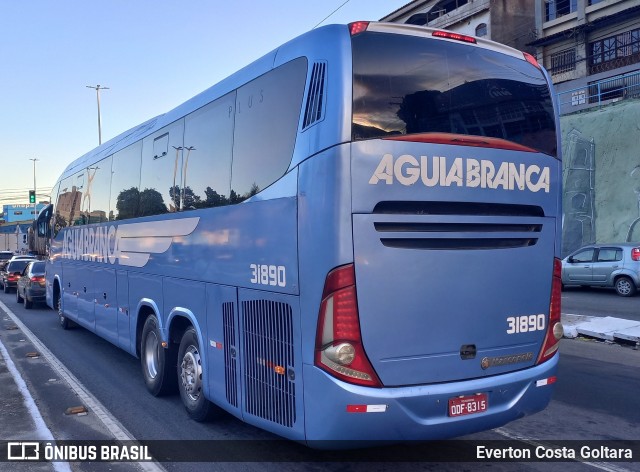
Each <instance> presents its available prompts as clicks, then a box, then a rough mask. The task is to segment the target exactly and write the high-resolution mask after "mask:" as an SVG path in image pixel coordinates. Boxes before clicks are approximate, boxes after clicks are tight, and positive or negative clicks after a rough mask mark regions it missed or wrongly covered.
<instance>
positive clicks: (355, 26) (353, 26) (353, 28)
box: [349, 21, 369, 36]
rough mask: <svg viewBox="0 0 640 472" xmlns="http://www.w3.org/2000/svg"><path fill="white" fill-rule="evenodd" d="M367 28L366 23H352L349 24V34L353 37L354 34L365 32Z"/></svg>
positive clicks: (367, 23)
mask: <svg viewBox="0 0 640 472" xmlns="http://www.w3.org/2000/svg"><path fill="white" fill-rule="evenodd" d="M368 27H369V22H368V21H356V22H354V23H349V32H350V33H351V36H355V35H356V34H359V33H364V32H365V31H367V28H368Z"/></svg>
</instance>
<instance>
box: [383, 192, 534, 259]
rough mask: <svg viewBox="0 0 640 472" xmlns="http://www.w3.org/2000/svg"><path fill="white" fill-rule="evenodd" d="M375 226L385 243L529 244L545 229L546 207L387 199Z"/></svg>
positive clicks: (451, 246)
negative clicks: (391, 200) (544, 209)
mask: <svg viewBox="0 0 640 472" xmlns="http://www.w3.org/2000/svg"><path fill="white" fill-rule="evenodd" d="M374 213H375V214H377V215H379V216H378V217H377V218H376V219H377V221H375V222H374V228H375V230H376V232H377V233H378V235H379V237H380V242H381V243H382V244H383V246H385V247H391V248H398V249H430V250H473V249H507V248H519V247H529V246H534V245H535V244H537V242H538V239H539V238H540V235H541V233H542V229H543V224H544V221H545V220H544V218H542V217H543V216H544V213H543V211H542V208H540V207H537V206H529V205H510V204H486V203H459V202H383V203H381V204H378V205H377V206H376V208H375V209H374Z"/></svg>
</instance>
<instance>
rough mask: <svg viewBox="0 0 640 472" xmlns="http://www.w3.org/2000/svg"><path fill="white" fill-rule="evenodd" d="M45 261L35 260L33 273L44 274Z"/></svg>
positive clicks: (32, 266) (32, 267)
mask: <svg viewBox="0 0 640 472" xmlns="http://www.w3.org/2000/svg"><path fill="white" fill-rule="evenodd" d="M44 270H45V268H44V262H34V263H33V264H32V265H31V273H32V274H44Z"/></svg>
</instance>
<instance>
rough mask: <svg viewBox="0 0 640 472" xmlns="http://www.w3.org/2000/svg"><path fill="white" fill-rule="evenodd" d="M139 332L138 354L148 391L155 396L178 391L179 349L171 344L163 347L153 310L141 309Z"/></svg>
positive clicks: (158, 325)
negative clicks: (177, 364) (177, 367)
mask: <svg viewBox="0 0 640 472" xmlns="http://www.w3.org/2000/svg"><path fill="white" fill-rule="evenodd" d="M138 323H139V324H138V326H139V327H140V326H142V329H141V330H140V331H139V333H140V336H139V338H138V339H139V340H140V342H139V344H138V353H139V355H140V365H141V367H142V378H143V379H144V382H145V385H146V386H147V390H149V393H151V394H152V395H153V396H161V395H167V394H169V393H173V392H175V389H176V382H177V378H176V359H177V348H176V345H175V344H174V343H171V342H169V343H168V345H167V347H163V346H162V336H161V333H160V324H159V322H158V317H157V316H156V314H155V312H153V310H151V309H150V308H149V309H145V308H143V309H141V311H140V313H139V314H138Z"/></svg>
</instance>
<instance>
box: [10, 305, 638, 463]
mask: <svg viewBox="0 0 640 472" xmlns="http://www.w3.org/2000/svg"><path fill="white" fill-rule="evenodd" d="M567 294H570V293H567ZM587 295H588V294H587ZM597 295H602V294H600V293H592V294H591V296H597ZM614 296H615V295H614ZM619 298H621V297H619ZM0 300H1V301H3V302H4V303H5V304H6V305H7V306H8V307H9V308H10V309H11V310H12V311H13V312H14V313H15V314H16V315H17V317H18V318H19V319H20V320H21V321H22V322H23V323H24V324H25V325H26V326H27V327H28V328H29V329H30V330H31V331H32V332H33V333H34V334H35V335H36V336H37V337H38V338H39V339H40V341H41V342H43V343H44V344H45V345H46V346H47V347H48V348H49V350H51V351H52V353H53V354H54V355H55V356H56V357H57V359H59V360H60V362H61V363H62V364H64V365H65V366H66V367H67V368H68V369H70V370H71V371H72V373H73V375H75V377H76V378H77V379H78V380H79V381H80V382H81V383H82V385H83V386H84V388H86V389H87V390H88V391H90V392H91V393H92V394H93V395H94V396H95V397H96V398H97V399H98V400H99V401H100V402H101V403H102V405H103V406H104V407H105V408H106V410H108V411H109V412H110V413H111V414H112V415H113V416H114V417H115V418H116V419H117V420H118V421H119V422H120V423H122V425H124V426H125V427H126V429H127V430H128V431H129V432H130V433H131V434H133V436H135V438H136V439H188V440H202V439H205V440H216V439H235V440H258V441H261V440H270V439H277V438H276V437H275V436H273V435H271V434H270V433H266V432H264V431H261V430H259V429H257V428H254V427H252V426H250V425H247V424H244V423H242V422H241V421H239V420H237V419H236V418H234V417H231V416H230V415H226V414H223V415H222V416H221V417H220V418H218V419H217V420H215V421H214V422H210V423H196V422H194V421H191V420H189V419H188V418H187V415H186V413H185V412H184V409H183V406H182V404H181V402H180V399H179V397H178V396H177V395H175V396H169V397H160V398H156V397H153V396H151V395H149V394H148V393H147V391H146V389H145V386H144V382H143V381H142V377H141V373H140V365H139V361H138V360H137V359H135V358H134V357H132V356H130V355H129V354H127V353H125V352H124V351H122V350H120V349H118V348H116V347H114V346H113V345H111V344H110V343H108V342H106V341H104V340H102V339H101V338H99V337H97V336H95V335H94V334H92V333H90V332H88V331H87V330H85V329H83V328H75V329H71V330H68V331H64V330H62V329H61V328H60V327H59V326H58V323H57V317H56V316H55V314H54V313H53V312H52V311H51V310H48V309H46V308H44V307H36V308H35V309H32V310H25V309H24V308H23V306H22V305H18V304H16V303H15V294H10V295H5V294H0ZM623 300H624V301H625V302H633V303H635V304H637V303H638V301H640V298H636V299H623ZM561 352H562V355H561V360H560V368H559V375H558V378H559V380H558V382H557V384H556V390H555V395H554V398H553V400H552V402H551V404H550V405H549V407H548V408H547V409H546V410H545V411H543V412H541V413H538V414H536V415H532V416H528V417H525V418H523V419H521V420H518V421H515V422H513V423H510V424H508V425H506V426H505V427H503V428H499V429H498V430H493V431H487V432H483V433H479V434H474V435H471V436H467V437H465V438H464V439H475V440H505V439H513V438H517V439H518V440H519V441H524V442H530V443H538V442H540V441H550V442H554V441H561V440H577V441H587V440H594V439H638V438H640V409H638V408H637V405H638V403H637V392H638V391H640V369H638V368H637V366H638V365H640V351H635V350H632V349H630V348H628V347H621V346H616V345H606V344H602V343H596V342H593V341H589V342H587V341H579V340H563V341H562V343H561ZM25 374H26V375H27V376H29V375H30V374H29V372H26V373H25ZM35 379H36V380H35V381H31V383H32V387H33V388H34V390H35V396H36V398H37V400H38V402H39V403H40V405H41V407H42V410H43V416H45V419H46V420H47V421H52V422H53V424H54V426H53V427H52V428H51V429H52V431H53V433H54V436H55V437H60V435H64V437H65V438H67V439H73V434H74V431H73V430H70V429H69V428H66V429H65V428H64V427H63V426H61V427H57V426H55V425H56V424H59V416H62V412H61V411H57V410H56V409H54V408H49V407H47V404H48V402H50V401H54V400H55V399H53V398H47V397H48V396H49V393H50V392H51V390H50V389H48V386H47V385H46V382H40V381H38V380H37V377H36V378H35ZM59 403H60V402H58V404H59ZM69 406H71V405H69ZM57 428H58V429H57ZM78 433H79V434H82V435H83V436H82V437H81V438H75V439H91V438H89V437H87V435H88V434H90V433H88V432H87V431H86V430H83V431H78ZM95 434H98V433H95ZM248 444H251V443H248ZM274 444H277V447H278V448H279V450H278V451H277V453H278V457H282V458H286V460H283V461H279V462H249V463H225V464H216V463H209V464H206V466H204V469H203V465H202V464H197V463H163V464H162V466H163V467H164V468H165V469H166V470H168V471H176V472H178V471H179V472H183V471H185V472H187V471H200V470H238V471H253V470H255V471H260V472H265V471H266V470H269V471H271V470H273V471H276V470H277V471H289V470H291V471H294V470H295V471H297V470H318V471H325V470H328V471H361V470H362V471H363V472H364V471H367V472H369V471H377V470H394V471H395V470H397V471H403V472H404V471H413V470H434V471H436V470H473V469H475V468H477V467H480V466H481V465H479V464H475V465H473V464H466V466H463V464H456V463H448V464H442V463H425V462H406V460H398V459H399V458H402V456H401V455H400V454H404V453H406V454H408V455H409V457H410V456H412V455H418V456H419V455H420V454H421V453H423V452H426V451H428V448H429V447H430V446H429V444H428V443H427V444H425V445H419V446H410V447H409V448H408V449H393V448H391V449H388V450H385V451H389V452H388V453H389V457H390V458H391V459H395V460H392V461H391V462H384V461H383V462H374V461H372V462H367V461H366V457H367V456H366V455H365V456H364V458H365V460H363V456H362V455H359V456H358V459H359V460H358V461H355V462H350V463H345V462H344V459H345V457H344V456H343V457H342V460H340V461H337V460H336V461H332V462H323V461H318V459H317V456H316V455H315V453H314V452H313V451H311V450H308V449H307V448H304V447H302V446H299V445H297V444H295V443H292V442H277V443H274ZM454 444H455V443H454ZM398 451H400V454H399V452H398ZM290 458H295V459H296V460H295V461H291V460H290ZM354 458H355V456H354ZM516 465H517V467H515V468H514V466H516ZM605 466H606V467H609V466H608V465H607V464H605ZM611 466H613V464H612V465H611ZM485 467H490V469H491V470H492V471H498V472H503V471H505V472H506V471H511V470H515V469H517V470H523V471H540V472H550V471H556V470H557V471H562V472H573V471H586V470H589V471H590V470H593V468H594V466H593V465H591V464H585V463H580V462H575V461H569V462H563V463H544V464H540V463H519V464H514V463H508V462H507V463H491V464H490V465H489V464H485ZM606 467H605V468H604V470H610V471H617V472H626V471H632V470H639V469H640V467H638V463H635V464H616V465H615V468H606ZM602 468H603V467H601V466H599V467H598V469H602ZM0 469H1V467H0ZM77 470H101V469H96V468H93V467H89V466H88V465H87V466H83V467H80V468H79V469H77Z"/></svg>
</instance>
